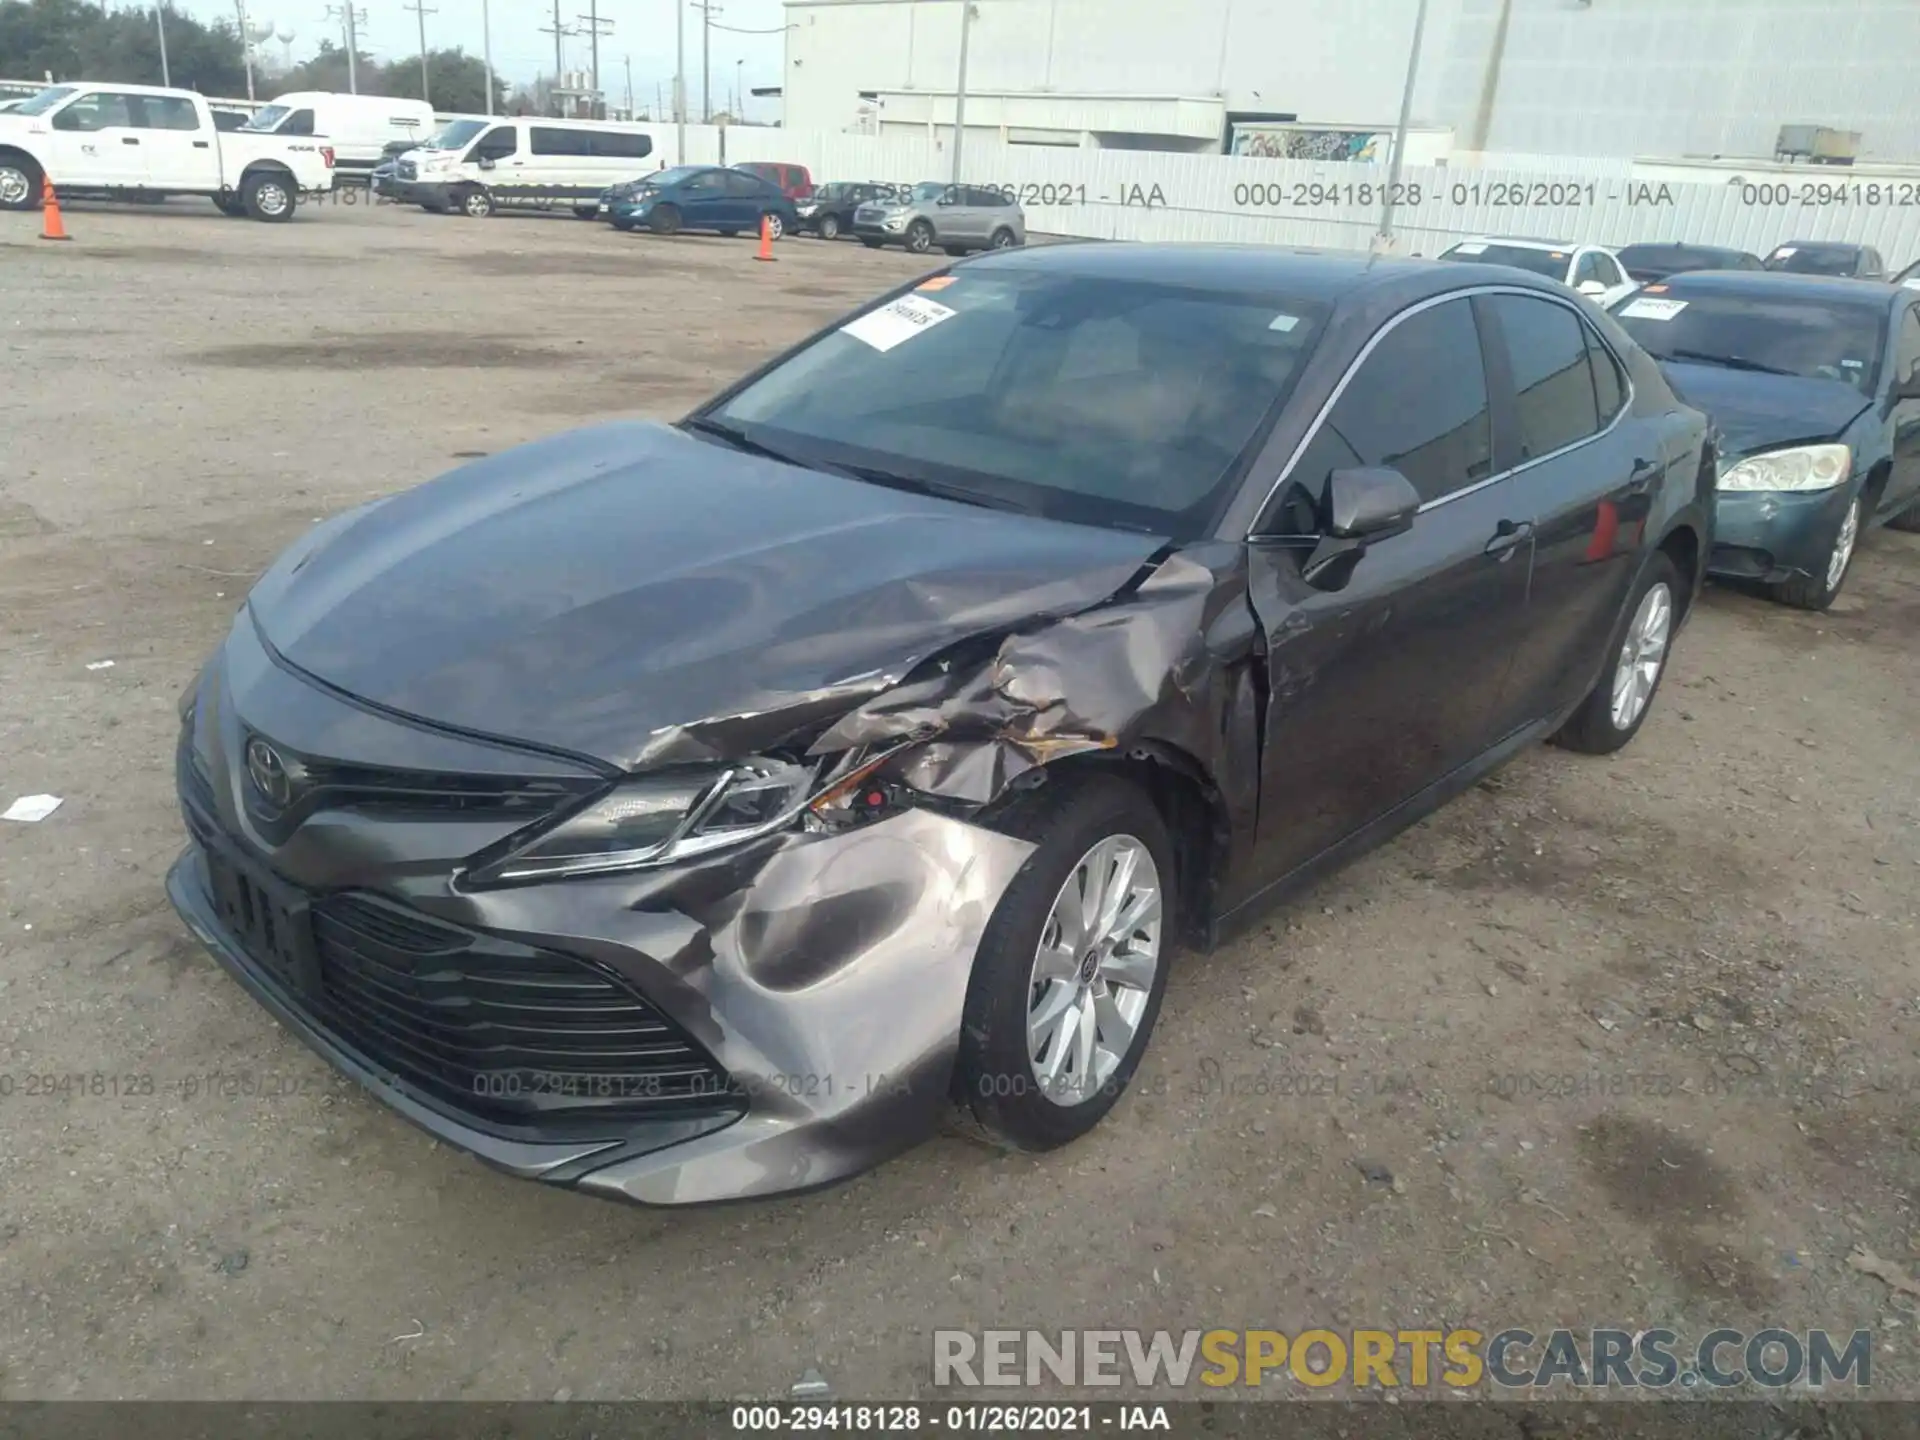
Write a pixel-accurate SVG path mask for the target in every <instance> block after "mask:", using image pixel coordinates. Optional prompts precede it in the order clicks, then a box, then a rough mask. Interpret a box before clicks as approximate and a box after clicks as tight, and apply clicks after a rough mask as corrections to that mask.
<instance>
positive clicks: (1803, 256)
mask: <svg viewBox="0 0 1920 1440" xmlns="http://www.w3.org/2000/svg"><path fill="white" fill-rule="evenodd" d="M1859 268H1860V256H1859V253H1858V252H1857V251H1853V250H1827V249H1819V248H1815V249H1808V248H1806V247H1805V246H1801V245H1782V246H1781V247H1780V248H1779V249H1778V250H1776V251H1774V252H1773V254H1771V255H1769V256H1768V257H1767V269H1769V270H1785V271H1787V272H1788V273H1789V274H1792V275H1852V274H1853V273H1854V272H1855V271H1857V270H1858V269H1859Z"/></svg>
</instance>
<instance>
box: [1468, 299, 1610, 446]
mask: <svg viewBox="0 0 1920 1440" xmlns="http://www.w3.org/2000/svg"><path fill="white" fill-rule="evenodd" d="M1492 308H1493V313H1494V314H1495V315H1497V316H1499V319H1500V329H1501V332H1502V333H1503V334H1504V335H1505V337H1506V344H1507V356H1508V361H1509V363H1510V365H1511V368H1512V370H1513V389H1514V405H1515V414H1516V417H1517V419H1518V421H1519V429H1520V457H1519V458H1520V460H1521V461H1522V462H1525V461H1528V460H1537V459H1539V458H1540V457H1541V456H1542V455H1550V454H1552V453H1553V452H1554V451H1555V450H1559V449H1561V448H1563V447H1564V446H1567V445H1571V444H1573V443H1574V442H1576V441H1578V440H1584V439H1586V437H1587V436H1589V435H1591V434H1593V432H1594V431H1596V430H1598V429H1599V428H1600V417H1599V412H1598V406H1597V404H1596V402H1595V400H1594V392H1593V370H1592V368H1591V367H1590V366H1589V365H1588V364H1587V355H1586V350H1587V342H1586V327H1585V326H1584V325H1582V324H1581V323H1580V317H1579V316H1578V315H1576V314H1574V313H1573V311H1571V310H1569V309H1568V308H1567V307H1566V306H1564V305H1556V304H1554V303H1553V302H1552V301H1551V300H1535V299H1532V298H1530V297H1528V296H1525V295H1495V296H1493V297H1492Z"/></svg>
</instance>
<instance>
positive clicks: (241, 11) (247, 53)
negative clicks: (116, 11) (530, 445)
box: [101, 0, 353, 104]
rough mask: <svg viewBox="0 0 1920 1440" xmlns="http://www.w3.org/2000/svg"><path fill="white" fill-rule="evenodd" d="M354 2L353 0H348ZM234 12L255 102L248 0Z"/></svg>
mask: <svg viewBox="0 0 1920 1440" xmlns="http://www.w3.org/2000/svg"><path fill="white" fill-rule="evenodd" d="M347 3H348V4H352V3H353V0H347ZM105 8H106V0H101V9H102V10H103V11H104V10H105ZM233 13H234V14H235V15H237V16H239V17H240V58H241V60H242V61H244V62H245V64H246V67H247V102H248V103H249V104H251V103H252V102H253V98H254V96H253V42H252V41H251V40H249V39H248V38H247V0H233Z"/></svg>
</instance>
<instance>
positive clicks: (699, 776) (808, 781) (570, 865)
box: [467, 758, 819, 885]
mask: <svg viewBox="0 0 1920 1440" xmlns="http://www.w3.org/2000/svg"><path fill="white" fill-rule="evenodd" d="M818 772H819V767H818V766H817V765H794V764H791V763H789V762H787V761H784V760H772V759H764V758H752V759H746V760H736V761H733V762H732V763H730V764H728V765H724V766H702V767H699V768H697V769H688V770H676V771H663V772H661V773H659V774H655V775H641V776H636V777H635V778H633V779H631V780H628V781H625V782H623V783H622V784H620V785H618V786H616V787H614V788H613V789H612V790H610V791H608V792H607V793H606V794H605V795H602V796H601V797H600V798H599V799H598V800H596V801H594V802H593V803H592V804H590V805H588V806H587V807H586V808H584V809H582V810H579V811H576V812H575V813H574V814H572V815H570V816H568V817H567V818H566V819H564V820H562V821H561V822H560V823H559V824H557V825H554V826H551V827H549V828H548V829H546V830H543V831H541V832H540V833H539V834H538V835H536V836H534V838H533V839H532V840H529V841H526V842H523V843H521V844H519V845H517V846H515V847H513V848H512V849H511V850H509V851H508V852H507V853H506V854H505V855H503V856H501V857H499V858H498V859H493V860H483V861H482V863H481V864H479V865H478V866H476V867H475V868H474V869H473V870H472V871H470V872H468V877H467V878H468V880H469V881H470V882H471V883H473V884H475V885H499V884H508V883H512V882H514V881H520V880H557V879H560V878H563V877H566V876H572V875H602V874H606V873H608V872H609V871H615V870H632V869H637V868H640V867H644V866H649V865H666V864H671V863H672V862H674V861H676V860H687V859H691V858H692V857H694V856H696V855H705V854H708V853H710V852H712V851H715V850H722V849H725V848H726V847H727V846H729V845H738V844H740V843H742V842H744V841H747V840H752V839H754V838H756V837H758V836H761V835H766V834H770V833H771V832H773V831H775V830H778V829H780V828H781V827H782V826H784V825H787V824H789V823H791V822H792V821H793V820H795V819H796V818H798V816H799V814H800V812H801V811H802V810H803V809H805V808H806V804H807V801H808V800H809V799H811V798H812V797H813V788H814V780H815V777H816V775H817V774H818Z"/></svg>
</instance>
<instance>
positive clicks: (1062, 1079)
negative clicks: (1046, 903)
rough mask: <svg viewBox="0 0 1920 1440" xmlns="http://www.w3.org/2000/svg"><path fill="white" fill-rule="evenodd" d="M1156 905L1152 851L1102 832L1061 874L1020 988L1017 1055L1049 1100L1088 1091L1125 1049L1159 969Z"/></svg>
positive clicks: (1060, 1101) (1067, 1099)
mask: <svg viewBox="0 0 1920 1440" xmlns="http://www.w3.org/2000/svg"><path fill="white" fill-rule="evenodd" d="M1164 910H1165V906H1164V903H1163V898H1162V894H1161V884H1160V872H1159V868H1158V867H1157V866H1156V865H1155V864H1154V861H1153V853H1152V852H1151V851H1150V850H1148V849H1147V847H1146V846H1145V845H1144V844H1142V843H1141V842H1140V841H1139V840H1137V839H1135V838H1134V837H1133V836H1131V835H1109V836H1108V837H1107V838H1106V839H1104V840H1102V841H1100V842H1099V843H1098V844H1096V845H1095V846H1093V848H1092V849H1090V850H1088V851H1087V853H1086V854H1084V855H1082V856H1081V857H1080V860H1079V863H1078V864H1076V865H1075V866H1074V867H1073V869H1072V870H1070V871H1069V872H1068V873H1067V878H1066V881H1065V883H1064V884H1062V885H1061V887H1060V892H1059V894H1057V895H1056V896H1055V897H1054V901H1053V908H1052V909H1051V910H1050V911H1048V913H1047V921H1046V924H1045V925H1044V926H1042V927H1041V931H1040V943H1039V945H1038V946H1037V947H1036V949H1035V951H1034V959H1033V971H1032V974H1031V977H1030V979H1029V981H1028V987H1027V1054H1028V1057H1029V1059H1030V1061H1031V1062H1032V1066H1033V1075H1034V1078H1035V1080H1037V1081H1038V1082H1039V1089H1040V1093H1041V1094H1042V1095H1044V1096H1046V1098H1047V1099H1048V1100H1050V1101H1052V1102H1053V1103H1054V1104H1056V1105H1061V1106H1072V1105H1078V1104H1081V1103H1083V1102H1084V1101H1087V1100H1091V1099H1092V1098H1094V1096H1095V1095H1097V1094H1098V1093H1099V1091H1100V1088H1101V1087H1102V1086H1104V1085H1105V1084H1106V1083H1107V1082H1108V1081H1110V1080H1111V1079H1112V1078H1113V1077H1114V1075H1115V1073H1116V1072H1117V1071H1118V1070H1119V1069H1120V1066H1121V1064H1122V1062H1124V1061H1125V1060H1126V1058H1127V1055H1128V1054H1129V1052H1130V1051H1131V1050H1132V1049H1133V1046H1134V1043H1135V1041H1136V1039H1137V1037H1138V1035H1139V1031H1140V1024H1141V1021H1142V1019H1143V1018H1144V1017H1145V1015H1146V1011H1147V1004H1148V1001H1149V1000H1150V999H1151V997H1152V994H1153V985H1154V978H1155V976H1156V975H1157V974H1158V972H1159V969H1160V943H1161V934H1160V920H1161V915H1162V914H1163V912H1164Z"/></svg>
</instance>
